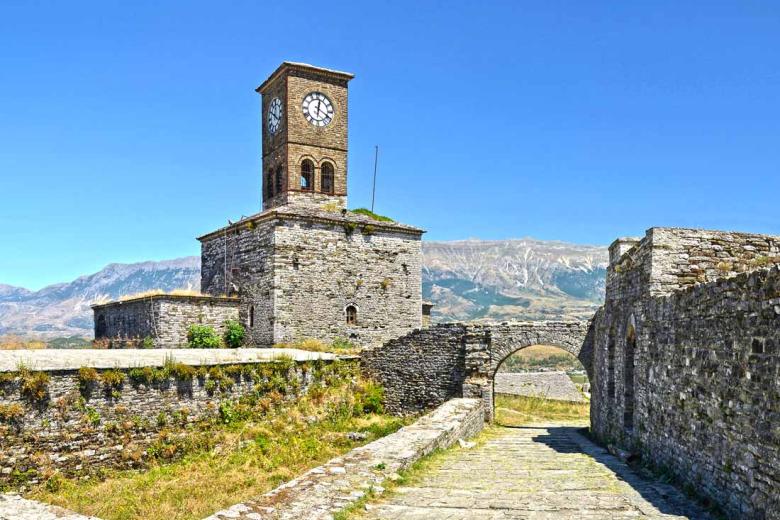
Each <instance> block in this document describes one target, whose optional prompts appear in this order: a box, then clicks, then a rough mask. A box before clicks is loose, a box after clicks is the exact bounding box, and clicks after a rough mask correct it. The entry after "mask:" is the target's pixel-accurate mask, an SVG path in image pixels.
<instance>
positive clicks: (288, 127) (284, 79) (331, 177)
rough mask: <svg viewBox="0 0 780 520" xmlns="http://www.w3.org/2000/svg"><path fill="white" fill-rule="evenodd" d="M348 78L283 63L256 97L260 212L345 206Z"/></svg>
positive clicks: (309, 67)
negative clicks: (259, 115)
mask: <svg viewBox="0 0 780 520" xmlns="http://www.w3.org/2000/svg"><path fill="white" fill-rule="evenodd" d="M353 77H354V76H353V75H352V74H349V73H346V72H339V71H335V70H330V69H324V68H320V67H314V66H312V65H307V64H303V63H293V62H284V63H282V64H281V65H280V66H279V68H277V69H276V71H274V73H273V74H271V76H269V78H268V79H267V80H265V81H264V82H263V84H262V85H260V86H259V87H257V89H256V90H257V92H259V93H260V94H261V95H262V126H263V132H262V133H263V145H262V148H263V161H262V163H263V174H262V179H263V182H262V185H263V210H268V209H272V208H275V207H278V206H283V205H290V206H297V207H308V208H312V209H335V210H339V209H343V208H346V206H347V84H348V83H349V81H350V80H351V79H352V78H353Z"/></svg>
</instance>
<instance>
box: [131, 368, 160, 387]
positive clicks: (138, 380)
mask: <svg viewBox="0 0 780 520" xmlns="http://www.w3.org/2000/svg"><path fill="white" fill-rule="evenodd" d="M154 376H155V370H154V368H152V367H135V368H131V369H130V371H129V372H128V373H127V377H128V378H130V383H131V384H132V385H133V386H138V385H149V384H150V383H151V382H152V381H154V380H155V377H154Z"/></svg>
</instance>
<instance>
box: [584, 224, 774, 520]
mask: <svg viewBox="0 0 780 520" xmlns="http://www.w3.org/2000/svg"><path fill="white" fill-rule="evenodd" d="M778 243H780V242H778V238H777V237H767V236H761V235H749V234H742V233H722V232H709V231H706V232H702V231H698V230H681V229H664V228H654V229H652V230H649V231H648V233H647V236H646V237H645V238H644V239H642V240H641V241H639V242H636V243H634V244H633V245H629V246H630V247H627V249H626V250H625V251H624V252H625V254H623V255H615V257H614V258H613V259H612V262H611V265H610V267H609V269H608V274H607V276H608V280H607V294H606V301H605V305H604V307H603V308H602V309H601V310H600V311H599V312H598V313H597V315H596V317H595V319H594V320H593V326H592V330H591V334H592V337H593V341H594V376H593V378H592V380H591V391H592V396H593V399H592V401H591V421H592V428H593V431H594V433H595V435H596V436H597V437H598V438H599V439H600V440H602V441H603V442H605V443H608V444H616V445H619V446H621V447H623V448H626V449H630V450H632V451H635V452H637V453H640V454H641V455H642V458H643V461H645V462H646V463H649V464H650V465H652V466H655V467H657V468H658V469H661V470H663V471H668V472H671V473H672V474H673V475H674V476H676V477H677V478H678V479H679V480H680V481H681V482H682V483H684V484H687V485H690V486H692V487H693V488H695V489H697V490H698V491H699V492H700V493H701V494H703V495H704V496H706V497H708V498H710V499H711V500H713V501H714V502H716V503H718V504H720V505H721V506H722V507H723V508H724V509H725V510H726V511H727V513H728V514H729V515H730V516H732V517H739V518H766V517H767V516H766V514H767V512H769V511H772V510H775V511H776V510H778V507H780V504H779V503H778V496H777V490H778V489H780V467H778V466H777V464H776V461H777V460H780V429H778V428H777V424H779V423H780V422H779V420H780V408H778V407H777V403H778V402H780V378H778V373H780V372H779V371H780V351H779V349H778V345H780V271H778V268H777V267H775V268H772V269H767V268H765V266H766V265H767V264H768V263H770V264H771V263H774V262H777V260H778V258H777V256H778V251H779V250H778ZM613 246H614V245H613ZM740 271H743V272H742V273H741V274H737V273H739V272H740ZM744 271H748V272H744ZM633 337H635V338H636V339H635V341H632V338H633ZM631 348H633V349H634V350H633V356H632V355H631ZM632 373H633V378H632V376H631V374H632ZM632 406H633V412H631V409H632Z"/></svg>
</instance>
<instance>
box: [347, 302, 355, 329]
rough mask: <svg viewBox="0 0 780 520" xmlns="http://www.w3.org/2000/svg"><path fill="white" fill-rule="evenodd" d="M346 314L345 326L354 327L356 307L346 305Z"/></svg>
mask: <svg viewBox="0 0 780 520" xmlns="http://www.w3.org/2000/svg"><path fill="white" fill-rule="evenodd" d="M346 314H347V325H356V324H357V307H355V306H354V305H347V309H346Z"/></svg>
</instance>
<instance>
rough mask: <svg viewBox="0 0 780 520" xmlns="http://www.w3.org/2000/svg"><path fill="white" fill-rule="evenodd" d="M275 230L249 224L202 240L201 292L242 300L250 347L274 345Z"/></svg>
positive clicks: (268, 224) (263, 224)
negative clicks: (252, 316)
mask: <svg viewBox="0 0 780 520" xmlns="http://www.w3.org/2000/svg"><path fill="white" fill-rule="evenodd" d="M274 226H275V224H274V223H272V222H267V221H266V222H259V223H257V224H249V223H246V224H244V225H239V226H235V227H234V228H233V229H230V230H229V231H227V232H223V233H215V234H213V235H210V236H209V237H208V238H205V239H202V240H201V272H200V276H201V282H200V283H201V290H202V291H203V292H204V293H206V294H211V295H213V296H219V295H223V294H230V295H231V296H236V297H239V299H240V301H241V303H240V305H239V320H240V322H241V323H242V324H243V325H244V327H245V328H246V332H247V336H246V341H247V344H250V345H262V346H270V345H272V344H273V343H274V337H273V330H274V322H273V298H274V292H273V287H274V284H273V282H274V271H273V269H274V263H273V261H272V257H273V232H274ZM225 253H227V262H226V261H225ZM225 275H227V277H226V276H225ZM252 312H254V319H253V320H252V319H251V317H250V315H251V314H252ZM250 322H251V323H250Z"/></svg>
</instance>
